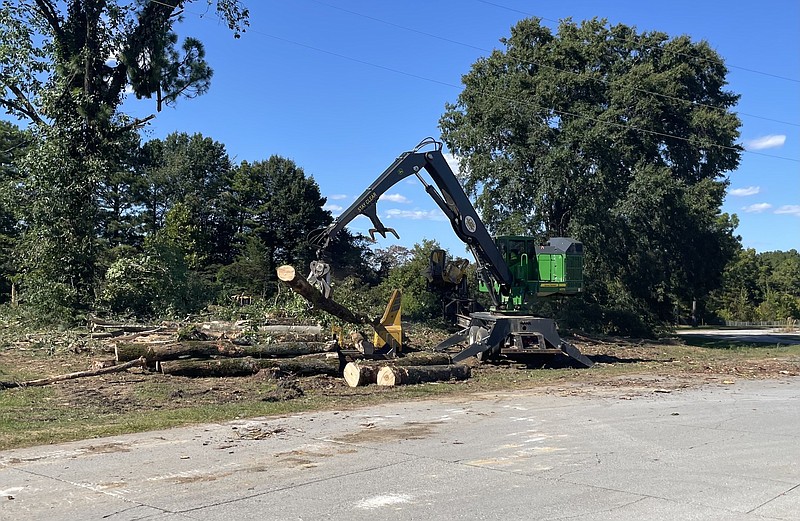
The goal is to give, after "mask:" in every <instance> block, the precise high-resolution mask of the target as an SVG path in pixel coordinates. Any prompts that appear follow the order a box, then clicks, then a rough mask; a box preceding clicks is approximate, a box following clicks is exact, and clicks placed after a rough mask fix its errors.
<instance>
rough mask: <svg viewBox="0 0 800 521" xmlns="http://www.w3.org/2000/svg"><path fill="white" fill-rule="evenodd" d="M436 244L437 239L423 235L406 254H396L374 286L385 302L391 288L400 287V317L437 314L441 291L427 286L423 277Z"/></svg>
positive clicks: (439, 315) (439, 314)
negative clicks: (423, 237) (383, 277)
mask: <svg viewBox="0 0 800 521" xmlns="http://www.w3.org/2000/svg"><path fill="white" fill-rule="evenodd" d="M440 248H441V247H440V246H439V243H438V242H436V241H433V240H427V239H425V240H423V241H422V243H421V244H415V245H414V247H413V248H412V249H411V250H410V255H408V256H406V255H403V256H402V257H400V258H399V259H398V263H397V264H395V265H394V266H393V267H392V268H391V269H390V270H389V275H388V276H387V277H386V279H385V280H384V281H383V282H381V284H380V285H379V286H378V293H379V295H380V300H381V301H382V302H387V301H388V299H389V295H391V292H392V290H394V289H400V290H402V292H403V317H408V318H410V319H415V320H431V319H437V318H440V317H441V315H442V296H443V295H442V292H440V291H436V290H431V289H429V288H428V283H427V281H426V279H425V271H426V270H427V269H428V266H429V261H430V257H431V252H432V251H433V250H435V249H440Z"/></svg>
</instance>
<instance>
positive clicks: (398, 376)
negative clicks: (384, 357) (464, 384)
mask: <svg viewBox="0 0 800 521" xmlns="http://www.w3.org/2000/svg"><path fill="white" fill-rule="evenodd" d="M469 377H470V368H469V366H466V365H430V366H408V367H396V366H384V367H381V368H380V370H379V371H378V385H385V386H395V385H409V384H419V383H424V382H439V381H446V380H466V379H467V378H469Z"/></svg>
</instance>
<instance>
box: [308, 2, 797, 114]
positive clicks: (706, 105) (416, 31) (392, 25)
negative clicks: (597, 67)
mask: <svg viewBox="0 0 800 521" xmlns="http://www.w3.org/2000/svg"><path fill="white" fill-rule="evenodd" d="M309 1H311V2H314V3H317V4H319V5H324V6H326V7H329V8H331V9H336V10H339V11H342V12H345V13H349V14H352V15H355V16H360V17H362V18H366V19H368V20H372V21H375V22H379V23H382V24H386V25H388V26H391V27H395V28H398V29H402V30H405V31H410V32H413V33H417V34H421V35H423V36H427V37H429V38H435V39H437V40H441V41H444V42H448V43H452V44H455V45H460V46H462V47H467V48H470V49H475V50H478V51H481V52H485V53H491V52H492V50H491V49H484V48H482V47H478V46H475V45H472V44H469V43H464V42H460V41H457V40H451V39H450V38H445V37H443V36H439V35H437V34H431V33H427V32H425V31H420V30H419V29H414V28H412V27H406V26H403V25H400V24H396V23H394V22H389V21H387V20H382V19H380V18H376V17H374V16H370V15H367V14H363V13H359V12H356V11H351V10H349V9H345V8H343V7H339V6H336V5H331V4H328V3H326V2H322V1H320V0H309ZM491 5H495V4H491ZM542 19H543V20H545V18H542ZM620 39H621V40H623V41H629V42H630V40H626V39H624V38H620ZM667 52H672V53H675V52H676V51H667ZM679 54H683V55H684V56H688V55H686V54H685V53H679ZM506 56H507V57H509V58H511V57H510V56H508V55H506ZM511 59H513V60H515V61H517V62H518V63H520V64H523V65H535V66H537V67H541V68H544V69H549V70H553V71H558V72H563V73H566V74H571V75H573V76H576V77H579V78H583V79H590V80H594V81H596V82H598V83H603V84H606V85H610V82H609V81H608V80H606V79H603V78H595V77H591V76H584V75H582V74H581V73H580V72H575V71H570V70H567V69H561V68H559V67H555V66H553V65H546V64H543V63H539V62H535V61H532V60H521V59H518V58H511ZM703 60H705V61H710V60H708V59H705V58H703ZM628 89H629V90H631V91H635V92H641V93H642V94H651V95H653V96H657V97H660V98H663V99H668V100H672V101H679V102H681V103H685V104H687V105H690V106H692V107H693V108H694V107H704V108H709V109H712V110H720V111H726V109H725V108H723V107H717V106H714V105H709V104H707V103H698V102H695V101H692V100H687V99H685V98H681V97H678V96H670V95H669V94H662V93H660V92H654V91H650V90H647V89H641V88H638V87H628ZM737 114H738V115H740V116H747V117H751V118H756V119H761V120H764V121H771V122H773V123H780V124H783V125H789V126H793V127H800V123H794V122H791V121H783V120H780V119H775V118H769V117H766V116H759V115H757V114H749V113H747V112H737Z"/></svg>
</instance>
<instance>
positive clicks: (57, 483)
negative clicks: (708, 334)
mask: <svg viewBox="0 0 800 521" xmlns="http://www.w3.org/2000/svg"><path fill="white" fill-rule="evenodd" d="M562 391H563V390H559V389H557V388H552V389H549V390H539V391H536V392H515V393H508V394H488V395H480V396H473V397H469V398H456V399H448V400H444V401H415V402H402V403H400V402H398V403H389V404H384V405H380V406H373V407H368V408H363V409H354V410H348V411H328V412H315V413H308V414H300V415H294V416H287V417H271V418H259V419H248V420H244V419H243V420H239V421H234V422H231V423H225V424H212V425H204V426H197V427H190V428H180V429H172V430H168V431H160V432H151V433H145V434H135V435H125V436H117V437H113V438H104V439H94V440H87V441H82V442H75V443H67V444H63V445H56V446H45V447H33V448H27V449H18V450H10V451H4V452H0V519H3V520H16V521H25V520H53V521H55V520H82V521H83V520H94V519H97V520H100V519H108V520H112V521H122V520H141V519H152V520H181V519H184V520H189V519H196V520H199V519H202V520H226V521H229V520H233V519H236V520H240V519H276V520H277V519H281V520H283V519H305V520H310V519H353V520H361V519H364V520H367V519H369V520H376V519H381V520H383V519H426V520H430V519H512V520H513V519H520V520H522V519H572V520H600V519H603V520H627V519H630V520H638V519H662V520H670V519H675V520H688V519H703V520H706V519H720V520H722V519H724V520H726V521H731V520H761V519H782V520H790V519H791V520H795V519H798V512H800V465H798V461H800V378H786V379H780V380H761V381H737V382H735V383H731V382H726V383H722V382H720V383H718V384H712V385H705V386H703V387H700V388H696V389H680V388H676V389H656V390H655V391H654V390H652V389H650V390H647V391H642V392H639V393H636V392H632V393H625V392H623V391H622V390H619V389H614V390H613V391H611V390H608V391H604V390H597V392H587V393H581V394H580V395H578V396H575V395H573V394H574V393H568V392H562Z"/></svg>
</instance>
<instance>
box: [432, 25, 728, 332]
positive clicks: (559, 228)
mask: <svg viewBox="0 0 800 521" xmlns="http://www.w3.org/2000/svg"><path fill="white" fill-rule="evenodd" d="M501 41H502V43H503V44H504V45H505V50H497V51H494V52H493V53H492V54H491V55H490V56H488V57H486V58H481V59H479V60H478V61H477V62H476V63H475V64H474V65H473V66H472V68H471V70H470V71H469V73H467V74H466V75H465V76H464V77H463V83H464V90H463V91H462V93H461V94H460V95H459V97H458V100H457V102H456V103H453V104H448V105H447V107H446V112H445V114H444V115H443V116H442V118H441V121H440V126H441V129H442V134H443V139H444V141H445V143H446V144H447V146H448V147H449V148H450V150H451V151H452V152H453V153H454V154H455V155H456V156H458V157H460V158H461V160H462V163H461V167H462V168H461V175H462V178H463V180H464V182H465V185H466V188H467V189H468V190H469V191H470V192H471V193H473V194H475V195H476V196H477V198H476V206H477V208H478V209H479V211H480V212H481V213H482V216H483V217H484V220H485V222H486V224H487V225H488V226H489V228H490V229H491V230H492V231H493V232H494V233H520V234H534V235H538V236H540V237H541V238H542V239H544V238H546V237H552V236H566V235H569V236H573V237H575V238H577V239H580V240H581V241H583V242H584V244H585V245H586V249H587V252H588V254H587V263H586V265H587V279H588V281H589V285H588V288H587V293H588V294H589V295H592V296H593V297H590V298H592V299H593V300H594V301H595V303H596V304H597V305H599V306H600V307H601V308H602V309H605V310H606V312H608V311H612V310H614V309H627V310H636V314H638V315H640V316H644V317H648V316H649V318H650V321H651V322H658V321H664V320H669V319H671V318H672V316H673V313H674V309H675V307H676V306H677V305H679V304H683V305H686V303H687V301H689V302H690V301H691V299H693V298H699V297H701V296H704V295H706V294H707V293H708V292H709V291H710V290H711V289H712V288H714V287H716V285H718V284H719V281H720V276H719V274H720V273H721V271H722V268H723V267H724V266H725V264H726V262H727V261H728V259H730V258H731V256H732V255H733V253H734V252H735V251H736V247H737V243H736V239H735V238H734V237H733V235H732V230H733V227H734V224H735V223H734V222H733V221H732V220H731V218H730V217H729V216H727V215H723V214H721V213H720V207H721V204H722V200H723V197H724V194H725V188H726V186H727V180H726V179H725V177H724V174H725V172H727V171H730V170H732V169H734V168H736V166H737V165H738V162H739V156H740V152H741V149H740V147H739V146H738V145H736V144H735V140H736V139H737V138H738V136H739V131H738V128H739V125H740V122H739V119H738V118H737V116H736V115H735V114H734V113H733V112H732V110H731V109H732V107H733V106H734V105H735V104H736V102H737V99H738V96H736V95H735V94H733V93H731V92H729V91H727V90H725V85H726V79H725V76H726V73H727V70H726V68H725V66H724V63H723V61H722V59H721V58H720V57H719V55H717V53H716V52H715V51H714V50H713V49H711V47H710V46H709V45H708V44H707V43H706V42H698V43H695V42H692V41H691V40H690V38H688V37H686V36H680V37H677V38H669V37H668V36H667V35H666V34H664V33H660V32H641V33H640V32H637V31H636V29H635V28H632V27H628V26H625V25H615V26H609V25H608V24H607V22H606V21H605V20H598V19H593V20H588V21H585V22H582V23H580V24H578V23H575V22H573V21H571V20H569V19H567V20H564V21H562V22H561V23H560V25H559V26H558V29H557V31H556V32H555V33H554V32H553V31H551V30H550V29H548V28H547V27H545V26H543V25H542V24H541V23H540V20H539V19H536V18H531V19H526V20H522V21H520V22H519V23H518V24H517V25H516V26H514V27H513V28H512V29H511V35H510V37H508V38H504V39H503V40H501ZM602 309H601V310H599V311H598V316H599V317H603V316H605V317H608V316H610V315H608V313H605V312H603V311H602ZM604 313H605V315H604ZM599 320H601V321H602V320H605V318H600V319H599Z"/></svg>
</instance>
